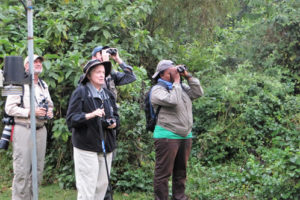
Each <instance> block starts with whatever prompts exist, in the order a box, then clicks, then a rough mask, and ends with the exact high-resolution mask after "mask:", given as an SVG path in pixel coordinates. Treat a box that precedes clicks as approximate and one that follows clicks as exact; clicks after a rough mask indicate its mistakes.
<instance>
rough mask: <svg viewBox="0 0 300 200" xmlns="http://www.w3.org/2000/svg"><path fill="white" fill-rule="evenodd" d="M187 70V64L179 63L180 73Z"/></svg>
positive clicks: (178, 69)
mask: <svg viewBox="0 0 300 200" xmlns="http://www.w3.org/2000/svg"><path fill="white" fill-rule="evenodd" d="M185 70H186V66H185V65H178V66H177V71H178V73H183V72H184V71H185Z"/></svg>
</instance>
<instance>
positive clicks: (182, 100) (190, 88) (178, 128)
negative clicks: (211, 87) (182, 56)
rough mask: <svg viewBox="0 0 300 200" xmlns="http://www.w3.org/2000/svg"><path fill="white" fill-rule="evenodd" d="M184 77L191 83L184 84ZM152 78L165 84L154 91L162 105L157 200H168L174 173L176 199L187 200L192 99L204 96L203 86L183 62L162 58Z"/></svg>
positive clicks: (156, 139) (153, 99) (157, 145)
mask: <svg viewBox="0 0 300 200" xmlns="http://www.w3.org/2000/svg"><path fill="white" fill-rule="evenodd" d="M179 72H180V73H179ZM181 77H184V78H186V80H187V83H188V85H187V84H181V80H180V79H181ZM152 78H153V79H155V80H157V82H162V83H163V84H164V85H165V87H164V86H162V85H155V86H154V87H153V88H152V91H151V103H152V105H153V107H154V110H157V108H158V106H160V112H159V114H158V120H157V124H156V126H155V130H154V133H153V138H154V145H155V153H156V162H155V172H154V196H155V199H156V200H167V199H168V195H169V192H168V180H169V177H170V176H172V199H173V200H186V199H188V197H187V196H186V195H185V182H186V167H187V161H188V158H189V154H190V152H191V147H192V137H193V135H192V132H191V131H192V126H193V112H192V100H194V99H196V98H198V97H200V96H201V95H203V89H202V87H201V85H200V81H199V80H198V79H197V78H195V77H192V76H191V74H190V73H189V72H188V71H187V70H186V68H185V67H184V66H183V65H181V66H175V64H174V63H173V62H172V61H171V60H162V61H160V62H159V63H158V65H157V68H156V72H155V74H154V75H153V76H152Z"/></svg>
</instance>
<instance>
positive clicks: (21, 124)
mask: <svg viewBox="0 0 300 200" xmlns="http://www.w3.org/2000/svg"><path fill="white" fill-rule="evenodd" d="M15 124H16V125H20V126H23V127H25V128H30V124H25V123H20V122H15ZM43 127H44V124H43V125H42V126H36V130H39V129H41V128H43Z"/></svg>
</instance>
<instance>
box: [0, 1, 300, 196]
mask: <svg viewBox="0 0 300 200" xmlns="http://www.w3.org/2000/svg"><path fill="white" fill-rule="evenodd" d="M34 8H35V9H34V38H35V39H34V49H35V53H37V54H40V55H44V57H45V58H46V61H45V62H44V68H45V69H44V74H43V79H44V80H45V81H46V82H47V83H48V84H49V86H50V89H51V91H50V93H51V96H52V99H53V101H54V103H55V118H54V120H52V121H51V122H50V123H49V124H48V130H49V136H48V146H47V163H46V168H45V183H46V184H48V183H59V185H60V186H61V188H72V187H74V184H75V181H74V172H73V160H72V145H71V142H70V135H71V133H70V132H69V131H68V129H67V127H66V124H65V118H64V117H65V114H66V109H67V104H68V100H69V97H70V95H71V92H72V90H73V89H74V88H75V87H76V85H77V82H78V79H79V76H80V74H81V73H82V70H81V67H82V66H83V65H84V64H85V62H86V61H87V60H88V59H89V58H90V54H91V51H92V49H93V48H94V47H95V46H96V45H99V44H103V45H104V44H106V45H110V46H113V47H116V48H118V49H119V51H120V55H121V57H122V58H123V59H124V60H126V62H127V63H129V64H130V65H132V66H134V71H135V73H136V75H137V77H138V78H137V81H136V82H134V83H133V84H130V85H127V86H122V87H119V88H118V90H119V98H118V104H119V106H120V111H119V112H120V116H121V124H122V127H121V130H120V134H119V138H118V151H117V157H116V159H115V161H114V167H113V171H112V180H113V187H114V189H115V190H117V191H122V192H131V191H143V192H149V193H151V192H152V178H153V170H154V151H153V141H152V139H151V133H148V132H146V130H145V118H144V113H143V109H142V108H143V104H142V103H143V98H144V93H145V91H146V90H147V89H148V88H149V87H150V85H151V80H150V75H151V74H152V73H153V71H154V70H155V67H156V64H157V62H158V61H159V60H160V59H162V58H167V59H172V60H174V61H176V63H184V64H185V65H187V66H188V69H189V70H190V71H191V72H193V73H194V75H195V76H197V77H198V78H199V79H200V80H201V83H202V85H203V88H204V90H205V95H204V97H202V98H200V99H198V100H196V101H195V102H194V104H193V106H194V129H193V132H194V135H195V139H194V141H193V142H194V143H193V150H192V155H191V159H190V161H189V178H188V182H187V193H188V194H189V196H190V197H191V199H299V198H300V196H299V195H300V134H299V133H300V31H299V30H300V3H299V1H297V0H281V1H278V0H223V1H218V0H201V1H195V0H186V1H180V0H162V1H154V0H109V1H107V0H103V1H92V0H91V1H84V0H78V1H72V0H64V1H63V0H59V1H57V0H36V1H35V5H34ZM0 10H1V12H0V19H1V20H0V66H1V67H3V59H4V57H5V56H8V55H22V56H24V57H25V56H26V52H27V50H26V49H27V44H26V43H27V40H26V38H27V28H26V25H27V24H26V23H27V21H26V14H25V12H24V8H23V6H22V4H20V2H19V1H17V0H10V1H6V2H4V3H1V4H0ZM114 67H115V68H117V65H114ZM1 98H2V99H1V100H2V101H1V103H0V106H1V109H0V110H1V112H2V114H3V101H4V100H5V99H4V98H3V97H1ZM133 122H134V123H133ZM0 156H1V157H0V163H1V175H0V182H2V185H1V184H0V194H1V187H2V189H3V188H4V187H9V184H10V180H11V175H9V173H10V172H11V171H12V167H11V165H7V163H10V159H11V150H9V151H7V152H0ZM2 169H3V171H5V172H6V173H3V172H2ZM3 174H5V176H4V175H3Z"/></svg>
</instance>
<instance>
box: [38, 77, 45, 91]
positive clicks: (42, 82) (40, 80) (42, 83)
mask: <svg viewBox="0 0 300 200" xmlns="http://www.w3.org/2000/svg"><path fill="white" fill-rule="evenodd" d="M39 84H40V85H41V86H42V87H43V89H46V87H45V84H44V81H43V80H42V79H41V78H39Z"/></svg>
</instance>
